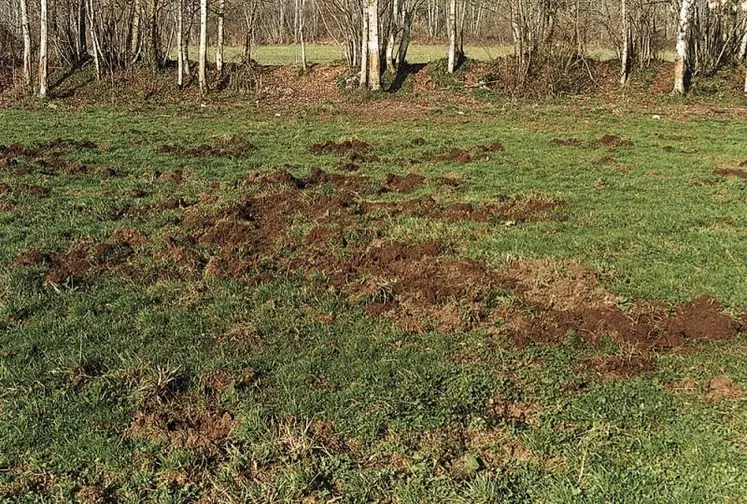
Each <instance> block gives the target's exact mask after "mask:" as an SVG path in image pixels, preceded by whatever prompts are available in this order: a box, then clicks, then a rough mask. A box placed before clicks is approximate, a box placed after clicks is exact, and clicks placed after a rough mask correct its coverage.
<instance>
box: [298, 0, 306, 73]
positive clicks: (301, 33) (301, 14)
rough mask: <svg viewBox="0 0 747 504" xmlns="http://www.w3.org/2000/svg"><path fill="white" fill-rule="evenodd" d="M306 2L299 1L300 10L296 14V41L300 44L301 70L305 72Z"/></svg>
mask: <svg viewBox="0 0 747 504" xmlns="http://www.w3.org/2000/svg"><path fill="white" fill-rule="evenodd" d="M305 11H306V0H301V9H300V11H299V12H298V39H299V42H300V43H301V68H303V70H304V71H306V38H305V37H304V28H305V27H306V16H305V15H304V12H305Z"/></svg>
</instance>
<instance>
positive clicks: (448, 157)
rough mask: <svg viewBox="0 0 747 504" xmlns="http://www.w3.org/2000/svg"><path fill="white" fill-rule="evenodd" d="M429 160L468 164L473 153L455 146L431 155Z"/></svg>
mask: <svg viewBox="0 0 747 504" xmlns="http://www.w3.org/2000/svg"><path fill="white" fill-rule="evenodd" d="M428 160H429V161H438V162H451V163H459V164H466V163H469V162H471V161H472V154H470V152H469V151H466V150H464V149H458V148H453V149H449V150H448V151H446V152H444V153H442V154H434V155H433V156H431V157H429V158H428Z"/></svg>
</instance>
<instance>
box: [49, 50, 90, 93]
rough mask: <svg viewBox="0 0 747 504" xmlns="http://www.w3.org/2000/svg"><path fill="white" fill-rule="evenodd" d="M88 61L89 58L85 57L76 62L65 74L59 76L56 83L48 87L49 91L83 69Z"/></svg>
mask: <svg viewBox="0 0 747 504" xmlns="http://www.w3.org/2000/svg"><path fill="white" fill-rule="evenodd" d="M89 59H90V57H86V58H81V59H80V60H78V61H76V62H75V63H74V64H73V65H72V66H71V67H70V68H68V69H67V71H65V73H63V74H62V75H60V76H59V77H58V78H57V80H56V81H54V82H53V83H52V84H50V85H49V91H50V92H51V91H52V90H53V89H55V88H57V87H59V86H61V85H62V84H63V83H64V82H65V81H66V80H68V79H69V78H70V77H72V76H73V74H74V73H75V72H77V71H78V70H80V69H81V68H83V66H84V65H85V64H86V63H88V60H89Z"/></svg>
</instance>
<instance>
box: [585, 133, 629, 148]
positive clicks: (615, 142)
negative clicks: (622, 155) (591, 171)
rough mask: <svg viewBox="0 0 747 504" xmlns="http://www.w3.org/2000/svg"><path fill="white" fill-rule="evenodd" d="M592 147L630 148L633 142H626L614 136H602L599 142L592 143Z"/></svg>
mask: <svg viewBox="0 0 747 504" xmlns="http://www.w3.org/2000/svg"><path fill="white" fill-rule="evenodd" d="M593 145H594V146H595V147H612V148H614V147H632V146H633V142H632V141H631V140H626V139H624V138H620V137H619V136H616V135H603V136H602V137H601V138H599V140H596V141H595V142H593Z"/></svg>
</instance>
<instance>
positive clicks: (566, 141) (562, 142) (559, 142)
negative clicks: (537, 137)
mask: <svg viewBox="0 0 747 504" xmlns="http://www.w3.org/2000/svg"><path fill="white" fill-rule="evenodd" d="M550 144H551V145H554V146H555V147H583V145H584V141H583V140H581V139H578V138H553V139H552V140H550Z"/></svg>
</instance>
